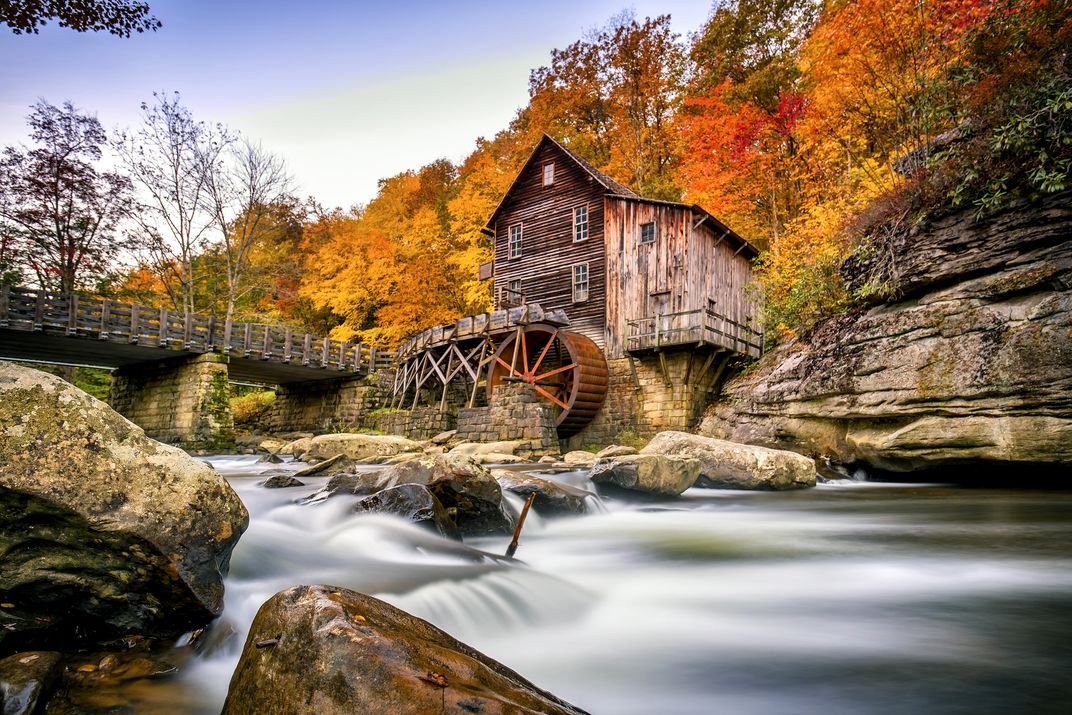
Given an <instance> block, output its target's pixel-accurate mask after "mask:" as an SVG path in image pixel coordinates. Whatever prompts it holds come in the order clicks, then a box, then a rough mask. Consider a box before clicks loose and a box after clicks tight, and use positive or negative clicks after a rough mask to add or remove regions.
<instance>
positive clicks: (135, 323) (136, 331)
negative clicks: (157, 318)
mask: <svg viewBox="0 0 1072 715" xmlns="http://www.w3.org/2000/svg"><path fill="white" fill-rule="evenodd" d="M140 336H141V306H138V305H132V306H130V334H129V335H127V342H128V343H130V344H132V345H136V344H137V342H138V338H139V337H140Z"/></svg>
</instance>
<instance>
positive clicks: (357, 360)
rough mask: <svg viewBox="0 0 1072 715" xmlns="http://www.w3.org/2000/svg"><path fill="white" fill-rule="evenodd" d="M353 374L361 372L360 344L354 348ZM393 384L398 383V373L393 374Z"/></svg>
mask: <svg viewBox="0 0 1072 715" xmlns="http://www.w3.org/2000/svg"><path fill="white" fill-rule="evenodd" d="M354 372H358V373H359V372H361V343H358V344H357V345H355V346H354ZM395 382H396V383H397V382H398V373H397V372H396V373H395Z"/></svg>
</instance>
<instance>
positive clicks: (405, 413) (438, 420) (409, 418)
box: [363, 407, 458, 439]
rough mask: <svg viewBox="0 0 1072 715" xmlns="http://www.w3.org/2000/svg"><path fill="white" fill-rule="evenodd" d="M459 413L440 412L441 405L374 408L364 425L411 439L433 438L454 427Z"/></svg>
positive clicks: (367, 415)
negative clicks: (387, 408) (410, 407)
mask: <svg viewBox="0 0 1072 715" xmlns="http://www.w3.org/2000/svg"><path fill="white" fill-rule="evenodd" d="M457 419H458V418H457V415H456V414H455V413H453V412H451V411H449V410H448V411H446V412H440V411H439V407H418V408H416V409H413V410H373V411H371V412H369V413H367V414H366V415H365V420H364V425H363V426H364V427H365V428H367V429H374V430H379V431H380V432H383V433H385V434H400V435H404V436H406V437H409V438H410V439H431V438H432V437H435V436H436V435H437V434H439V433H440V432H447V431H449V430H452V429H454V426H455V424H456V422H457Z"/></svg>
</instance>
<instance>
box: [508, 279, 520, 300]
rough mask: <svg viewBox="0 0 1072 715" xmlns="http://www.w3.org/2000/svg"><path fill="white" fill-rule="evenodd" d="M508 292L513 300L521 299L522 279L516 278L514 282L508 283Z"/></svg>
mask: <svg viewBox="0 0 1072 715" xmlns="http://www.w3.org/2000/svg"><path fill="white" fill-rule="evenodd" d="M506 290H507V292H508V293H509V294H510V298H511V299H514V298H520V297H521V279H520V278H515V279H513V280H512V281H510V282H508V283H507V284H506Z"/></svg>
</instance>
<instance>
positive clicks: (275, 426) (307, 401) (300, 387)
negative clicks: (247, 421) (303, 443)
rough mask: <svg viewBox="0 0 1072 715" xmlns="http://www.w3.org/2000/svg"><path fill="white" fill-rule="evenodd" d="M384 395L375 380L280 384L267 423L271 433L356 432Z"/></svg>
mask: <svg viewBox="0 0 1072 715" xmlns="http://www.w3.org/2000/svg"><path fill="white" fill-rule="evenodd" d="M383 394H386V393H385V392H384V391H383V390H382V389H381V387H380V385H379V384H378V381H377V378H365V377H361V378H346V379H342V380H325V381H320V382H302V383H294V384H290V385H280V386H279V388H278V390H276V399H275V402H274V403H273V404H272V409H271V412H270V413H269V415H268V418H267V422H268V424H269V425H270V428H271V430H272V431H273V432H325V431H329V430H333V429H357V428H359V427H361V426H363V425H364V424H365V421H366V416H367V414H368V412H369V411H370V410H374V409H376V408H378V407H380V406H381V401H380V400H381V395H383Z"/></svg>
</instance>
